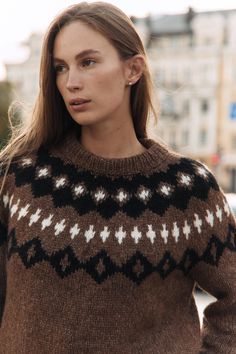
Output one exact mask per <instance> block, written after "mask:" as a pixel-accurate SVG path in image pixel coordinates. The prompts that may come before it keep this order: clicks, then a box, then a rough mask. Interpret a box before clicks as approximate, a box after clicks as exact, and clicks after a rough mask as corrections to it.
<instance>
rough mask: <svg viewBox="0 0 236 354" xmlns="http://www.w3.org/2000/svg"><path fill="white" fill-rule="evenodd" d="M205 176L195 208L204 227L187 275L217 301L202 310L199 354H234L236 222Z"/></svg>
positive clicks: (215, 185) (214, 184)
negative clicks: (206, 187)
mask: <svg viewBox="0 0 236 354" xmlns="http://www.w3.org/2000/svg"><path fill="white" fill-rule="evenodd" d="M207 171H208V170H207ZM208 176H209V181H210V184H211V186H212V187H211V188H210V190H209V193H208V197H207V201H206V202H205V203H204V205H200V206H198V210H199V214H200V213H202V214H200V215H201V216H202V220H203V219H204V221H205V225H206V226H205V227H204V230H203V232H202V235H200V238H198V237H196V238H195V248H196V249H197V250H198V252H197V253H198V262H196V265H195V266H194V267H193V268H192V270H191V272H190V274H191V277H192V278H193V279H194V280H195V282H196V283H198V284H199V286H200V287H201V288H202V289H204V290H205V291H206V292H208V293H209V294H211V295H213V296H214V297H215V298H216V301H215V302H213V303H211V304H210V305H208V306H207V308H206V309H205V311H204V317H203V328H202V346H201V350H200V353H199V354H236V223H235V217H234V215H233V212H232V210H231V209H230V207H229V204H228V202H227V200H226V197H225V195H224V193H223V191H222V189H221V188H220V187H219V185H218V183H217V181H216V179H215V177H214V176H213V175H212V174H211V173H210V171H208ZM200 209H201V210H200ZM196 236H199V235H196Z"/></svg>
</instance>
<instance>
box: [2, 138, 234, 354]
mask: <svg viewBox="0 0 236 354" xmlns="http://www.w3.org/2000/svg"><path fill="white" fill-rule="evenodd" d="M140 142H141V143H142V144H143V146H145V147H146V150H145V151H144V152H143V153H141V154H139V155H135V156H131V157H126V158H110V159H109V158H102V157H99V156H97V155H95V154H93V153H91V152H89V151H88V150H86V149H85V148H84V147H83V146H82V145H81V144H80V142H79V139H78V137H77V135H76V134H75V133H74V132H70V133H68V134H66V135H65V138H64V139H63V141H61V143H60V144H58V145H57V146H54V147H53V148H46V147H41V148H40V149H39V150H37V151H36V152H34V153H31V154H30V155H29V154H28V155H27V156H22V157H20V158H18V159H17V160H16V161H13V162H12V163H11V166H10V169H9V171H8V174H7V177H6V181H5V184H4V188H3V193H2V195H1V204H0V323H1V326H0V354H16V353H17V354H28V353H34V354H121V353H124V354H157V353H158V354H199V353H201V354H236V224H235V218H234V216H233V213H232V211H231V209H230V207H229V205H228V203H227V201H226V197H225V195H224V193H223V191H222V189H221V188H220V186H219V185H218V183H217V181H216V179H215V177H214V175H213V174H212V172H211V171H210V170H209V169H208V168H207V167H206V166H205V165H204V164H202V163H201V162H199V161H197V160H193V159H190V158H187V157H185V156H183V155H180V154H178V153H176V152H173V151H172V150H170V149H169V148H167V147H166V146H164V145H163V144H161V143H159V142H157V141H155V140H153V139H150V138H146V139H140ZM3 176H4V167H3V166H2V172H1V180H0V183H2V180H3ZM196 284H198V285H199V286H200V287H202V288H203V289H204V290H205V291H207V292H208V293H209V294H212V295H213V296H214V297H215V298H216V301H215V302H214V303H212V304H210V305H209V306H208V307H207V308H206V310H205V312H204V322H203V328H202V330H201V329H200V324H199V318H198V312H197V308H196V304H195V301H194V297H193V291H194V287H195V286H196Z"/></svg>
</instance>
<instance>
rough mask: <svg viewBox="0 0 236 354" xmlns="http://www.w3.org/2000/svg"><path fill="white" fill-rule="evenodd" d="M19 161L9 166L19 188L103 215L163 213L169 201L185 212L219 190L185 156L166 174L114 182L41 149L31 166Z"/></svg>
mask: <svg viewBox="0 0 236 354" xmlns="http://www.w3.org/2000/svg"><path fill="white" fill-rule="evenodd" d="M22 161H23V160H22ZM22 161H20V162H19V163H15V164H12V165H11V168H10V173H14V174H15V179H16V186H17V187H19V186H24V185H27V184H29V183H30V184H31V189H32V193H33V196H34V197H35V198H39V197H43V196H47V195H50V198H51V199H52V201H53V203H54V206H55V207H56V208H57V207H59V208H61V207H65V206H67V205H69V206H71V207H73V208H74V209H75V210H76V211H77V212H78V213H79V214H80V215H84V214H86V213H88V212H91V211H96V212H97V213H99V214H100V215H101V216H102V217H103V218H104V219H110V218H112V217H113V216H114V215H115V214H116V213H117V212H118V211H121V212H123V213H125V214H126V215H127V216H129V217H133V218H138V217H139V216H140V215H141V214H142V213H143V212H144V211H145V210H146V209H148V210H150V211H152V212H154V213H156V214H159V215H161V216H162V215H163V214H164V213H165V212H166V210H167V209H168V208H169V207H170V206H171V205H172V206H174V207H175V208H177V209H179V210H181V211H184V210H185V209H186V208H187V207H188V203H189V200H190V198H192V197H196V198H198V199H200V200H206V199H207V197H208V192H209V189H210V188H213V189H215V190H219V187H218V184H217V182H216V180H215V178H214V176H213V175H212V174H210V173H209V172H208V171H207V170H206V169H204V168H203V167H202V165H201V164H200V163H198V162H197V161H194V160H191V159H189V158H181V159H180V160H179V161H178V163H175V164H172V165H170V166H169V167H168V170H167V171H165V172H158V171H157V172H153V173H152V174H150V175H141V174H135V175H133V176H132V178H128V177H127V178H126V177H124V176H118V177H113V180H112V181H111V177H109V176H106V175H95V174H93V173H92V172H90V171H84V170H83V171H81V170H78V169H77V168H76V167H75V166H74V165H73V164H71V163H64V162H63V160H61V159H60V158H58V157H53V156H51V155H50V154H49V153H48V152H47V151H46V150H45V149H43V148H41V149H39V150H38V153H37V158H36V161H35V164H32V163H30V164H24V166H22V164H23V162H22ZM193 176H194V177H193ZM157 200H158V203H157Z"/></svg>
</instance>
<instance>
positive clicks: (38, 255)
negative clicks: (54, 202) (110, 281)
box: [8, 225, 236, 285]
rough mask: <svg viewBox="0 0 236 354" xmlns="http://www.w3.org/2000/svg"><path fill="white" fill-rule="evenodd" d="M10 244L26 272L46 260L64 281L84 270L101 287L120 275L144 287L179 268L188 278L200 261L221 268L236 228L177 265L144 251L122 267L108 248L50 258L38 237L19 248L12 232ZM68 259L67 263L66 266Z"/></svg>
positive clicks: (234, 246) (189, 251) (235, 248)
mask: <svg viewBox="0 0 236 354" xmlns="http://www.w3.org/2000/svg"><path fill="white" fill-rule="evenodd" d="M9 244H10V246H9V248H8V258H9V259H10V258H11V256H12V254H14V253H16V254H18V255H19V257H20V258H21V260H22V263H23V264H24V266H25V268H26V269H30V268H32V267H33V266H34V265H35V264H37V263H40V262H43V261H44V262H48V263H49V264H50V265H51V266H52V267H53V268H54V270H55V272H56V274H57V275H58V276H59V277H61V278H62V279H63V278H64V277H68V276H69V275H70V274H71V273H74V272H76V271H79V270H80V269H83V270H85V271H86V272H87V273H88V274H89V275H90V276H91V278H93V279H94V281H96V282H97V283H98V284H101V283H102V282H104V281H105V280H106V279H107V278H108V277H111V276H114V275H115V274H116V273H121V274H123V275H124V276H125V277H127V278H128V279H130V280H131V281H133V282H134V283H135V284H136V285H140V284H141V283H142V281H144V280H145V279H146V278H147V277H148V276H149V275H150V274H152V273H154V272H156V273H158V274H159V276H160V277H161V278H162V279H165V278H166V277H167V276H168V275H169V274H170V273H172V272H173V271H174V270H175V269H178V270H180V271H182V272H183V274H184V275H188V274H189V272H190V270H191V269H192V268H193V267H194V266H196V265H197V264H198V263H199V262H205V263H207V264H209V265H211V266H217V265H218V263H219V261H220V258H221V257H222V255H223V253H224V250H225V249H228V250H230V251H232V252H236V229H235V227H233V226H232V225H229V226H228V234H227V238H226V241H225V242H222V241H221V240H220V239H219V238H218V237H217V235H212V236H211V238H210V239H209V242H208V244H207V247H206V249H205V250H204V252H203V253H202V254H201V255H199V254H198V253H197V252H196V251H195V250H194V249H193V248H186V250H185V252H184V254H183V256H182V258H181V260H180V261H179V262H177V261H176V260H175V258H174V257H173V255H172V254H171V252H169V251H166V252H165V253H164V254H163V256H162V257H161V259H160V261H159V262H158V263H157V264H152V263H151V262H150V261H149V260H148V258H147V257H146V256H145V255H144V254H143V253H142V252H140V251H136V252H135V253H134V254H133V256H132V257H130V258H129V259H128V260H127V261H126V263H124V264H122V265H121V266H120V265H117V264H116V263H115V262H114V261H113V260H112V259H111V257H110V256H109V255H108V253H107V252H106V250H105V249H101V251H100V252H98V253H97V254H96V255H94V256H93V257H90V258H89V260H87V261H81V260H79V259H78V257H77V256H76V255H75V252H74V251H73V248H72V247H71V246H67V247H65V248H64V249H60V250H58V251H56V252H54V253H52V254H51V255H50V254H48V253H47V252H46V251H45V250H44V248H43V246H42V243H41V240H40V239H39V238H38V237H35V238H33V239H32V240H30V241H27V242H25V243H24V244H22V245H18V244H17V240H16V234H15V230H12V231H11V233H10V235H9ZM65 259H66V260H67V264H66V265H65ZM101 264H102V265H103V270H102V271H101V270H99V269H98V268H97V267H98V265H101ZM137 265H138V266H139V268H140V267H141V271H137V270H135V269H136V266H137Z"/></svg>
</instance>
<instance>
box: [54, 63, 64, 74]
mask: <svg viewBox="0 0 236 354" xmlns="http://www.w3.org/2000/svg"><path fill="white" fill-rule="evenodd" d="M54 70H55V72H56V73H61V72H63V71H65V66H64V65H55V66H54Z"/></svg>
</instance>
